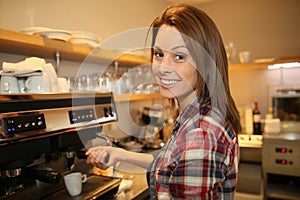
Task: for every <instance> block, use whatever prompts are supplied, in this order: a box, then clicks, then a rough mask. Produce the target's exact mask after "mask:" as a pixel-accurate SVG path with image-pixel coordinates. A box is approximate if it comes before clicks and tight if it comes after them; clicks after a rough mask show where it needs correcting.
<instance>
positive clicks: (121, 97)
mask: <svg viewBox="0 0 300 200" xmlns="http://www.w3.org/2000/svg"><path fill="white" fill-rule="evenodd" d="M162 98H163V97H162V96H161V95H160V94H159V93H151V94H116V95H114V99H115V101H116V102H123V101H141V100H151V99H162Z"/></svg>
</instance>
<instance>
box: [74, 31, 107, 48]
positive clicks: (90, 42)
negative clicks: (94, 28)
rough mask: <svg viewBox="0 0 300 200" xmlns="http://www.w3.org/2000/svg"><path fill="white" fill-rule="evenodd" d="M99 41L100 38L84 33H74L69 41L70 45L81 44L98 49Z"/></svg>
mask: <svg viewBox="0 0 300 200" xmlns="http://www.w3.org/2000/svg"><path fill="white" fill-rule="evenodd" d="M100 41H101V38H100V37H99V36H98V35H96V34H94V33H90V32H85V31H74V32H72V36H71V38H70V39H69V42H71V43H72V44H83V45H86V46H89V47H98V46H99V44H100Z"/></svg>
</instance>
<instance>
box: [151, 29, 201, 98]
mask: <svg viewBox="0 0 300 200" xmlns="http://www.w3.org/2000/svg"><path fill="white" fill-rule="evenodd" d="M153 50H154V51H153V52H154V54H153V65H152V70H153V73H154V75H155V79H156V81H157V83H159V85H160V93H161V95H162V96H163V97H166V98H175V97H176V98H178V99H179V101H189V102H187V103H190V101H192V100H193V99H195V97H196V96H195V90H196V83H197V70H196V67H195V66H196V65H195V61H194V59H193V58H192V56H191V53H190V51H189V49H188V47H187V45H186V44H185V42H184V40H183V38H182V35H181V34H180V32H179V31H178V30H177V28H175V27H173V26H169V25H162V26H161V27H160V28H159V30H158V33H157V37H156V40H155V44H154V48H153Z"/></svg>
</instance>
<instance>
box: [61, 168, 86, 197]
mask: <svg viewBox="0 0 300 200" xmlns="http://www.w3.org/2000/svg"><path fill="white" fill-rule="evenodd" d="M86 180H87V176H86V174H82V173H80V172H74V173H70V174H67V175H65V176H64V181H65V185H66V188H67V191H68V193H69V194H70V195H71V196H77V195H79V194H80V193H81V191H82V183H85V182H86Z"/></svg>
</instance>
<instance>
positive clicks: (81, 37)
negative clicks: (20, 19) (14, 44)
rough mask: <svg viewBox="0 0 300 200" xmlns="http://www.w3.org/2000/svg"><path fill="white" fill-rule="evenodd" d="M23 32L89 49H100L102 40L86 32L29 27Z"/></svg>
mask: <svg viewBox="0 0 300 200" xmlns="http://www.w3.org/2000/svg"><path fill="white" fill-rule="evenodd" d="M21 32H24V33H27V34H31V35H39V36H42V37H45V38H49V39H55V40H61V41H65V42H70V43H72V44H81V45H86V46H89V47H93V48H95V47H98V46H99V44H100V41H101V38H100V37H99V36H98V35H96V34H94V33H90V32H85V31H73V32H71V31H67V30H62V29H52V28H48V27H28V28H25V29H22V30H21Z"/></svg>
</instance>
